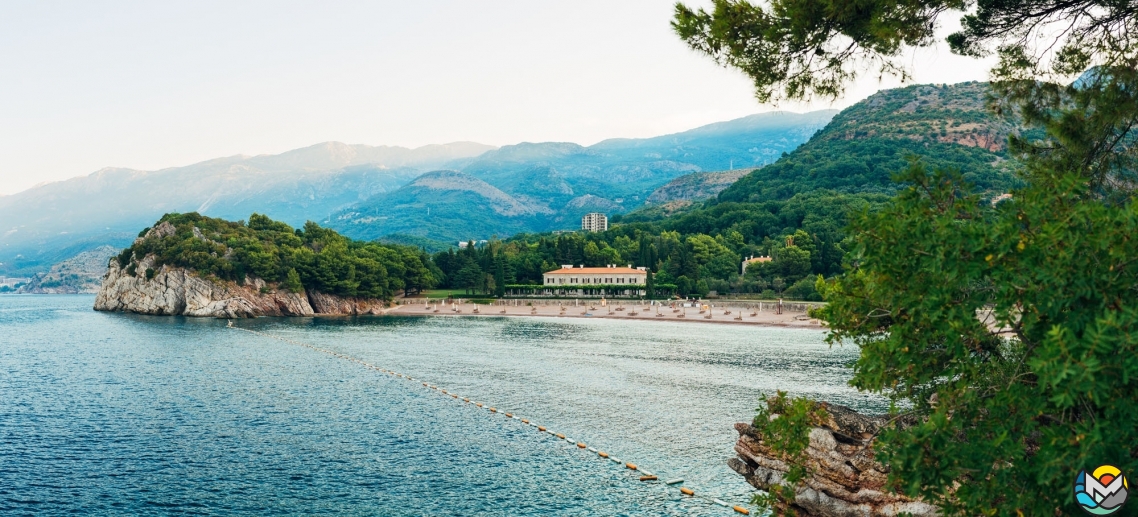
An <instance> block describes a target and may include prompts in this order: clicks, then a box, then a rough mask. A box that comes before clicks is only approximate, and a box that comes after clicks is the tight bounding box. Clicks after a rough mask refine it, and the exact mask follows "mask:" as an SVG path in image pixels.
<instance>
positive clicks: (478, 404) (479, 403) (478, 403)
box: [474, 402, 482, 407]
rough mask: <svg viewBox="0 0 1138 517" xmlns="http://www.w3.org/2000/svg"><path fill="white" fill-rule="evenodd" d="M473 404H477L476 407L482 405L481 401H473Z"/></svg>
mask: <svg viewBox="0 0 1138 517" xmlns="http://www.w3.org/2000/svg"><path fill="white" fill-rule="evenodd" d="M474 405H475V406H478V407H482V403H481V402H475V403H474Z"/></svg>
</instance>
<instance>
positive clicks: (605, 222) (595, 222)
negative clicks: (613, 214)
mask: <svg viewBox="0 0 1138 517" xmlns="http://www.w3.org/2000/svg"><path fill="white" fill-rule="evenodd" d="M581 229H582V230H585V231H587V232H604V231H608V229H609V218H608V217H605V214H602V213H600V212H593V213H591V214H585V217H582V218H581Z"/></svg>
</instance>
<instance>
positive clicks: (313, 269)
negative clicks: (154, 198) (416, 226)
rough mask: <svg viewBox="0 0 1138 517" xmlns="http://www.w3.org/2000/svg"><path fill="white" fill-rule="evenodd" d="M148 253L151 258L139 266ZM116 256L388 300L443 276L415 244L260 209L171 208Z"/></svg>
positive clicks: (132, 266)
mask: <svg viewBox="0 0 1138 517" xmlns="http://www.w3.org/2000/svg"><path fill="white" fill-rule="evenodd" d="M148 255H153V257H154V260H153V262H152V263H150V264H149V267H148V268H147V269H146V270H143V271H139V270H138V267H139V264H140V262H141V261H142V259H143V258H144V257H147V256H148ZM115 260H117V261H118V264H119V266H120V267H122V268H125V270H126V272H127V273H128V274H131V275H146V276H147V278H153V276H154V274H155V270H156V268H160V267H161V266H163V265H169V266H175V267H184V268H188V269H191V270H194V271H196V272H197V273H198V274H200V275H202V276H207V277H214V278H217V279H220V280H230V281H234V282H237V283H238V284H242V283H244V282H245V281H246V279H247V278H248V277H249V276H255V277H258V278H261V279H263V280H265V281H266V282H271V283H276V284H277V285H278V286H279V288H281V289H288V290H290V291H293V292H299V291H301V290H316V291H319V292H322V293H328V294H334V295H337V296H349V297H364V298H377V299H385V300H390V299H391V298H392V297H393V296H394V295H395V293H396V292H397V291H401V290H406V291H410V292H414V291H419V290H422V289H425V288H429V287H432V286H433V285H434V284H435V282H436V278H437V276H438V275H437V271H435V270H433V269H432V267H431V262H430V257H429V256H427V254H426V253H425V252H423V251H421V250H419V249H417V248H413V247H409V246H395V245H385V244H379V243H374V242H361V241H355V240H352V239H349V238H347V237H344V236H342V235H340V234H338V233H336V232H335V231H332V230H329V229H326V228H321V227H320V226H319V225H317V224H315V223H312V222H309V223H306V224H305V225H304V227H303V228H297V229H293V228H292V227H290V226H289V225H287V224H285V223H282V222H279V221H273V220H272V219H269V218H268V217H266V216H263V215H260V214H253V215H252V216H250V217H249V221H248V222H245V221H226V220H223V219H216V218H212V217H204V216H202V215H199V214H197V213H196V212H191V213H186V214H166V215H165V216H163V217H162V218H161V219H159V220H158V222H157V223H156V224H155V225H154V227H153V229H152V228H147V229H145V230H143V231H142V232H141V233H140V234H139V239H138V240H136V241H135V242H134V244H133V245H131V246H130V247H128V248H126V249H124V250H123V251H122V252H121V253H120V254H119V255H118V257H117V258H116V259H115Z"/></svg>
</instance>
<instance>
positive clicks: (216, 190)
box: [0, 110, 835, 273]
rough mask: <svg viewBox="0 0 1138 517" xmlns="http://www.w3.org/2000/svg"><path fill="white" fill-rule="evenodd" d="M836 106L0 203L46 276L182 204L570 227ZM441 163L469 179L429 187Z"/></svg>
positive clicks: (239, 212) (146, 174)
mask: <svg viewBox="0 0 1138 517" xmlns="http://www.w3.org/2000/svg"><path fill="white" fill-rule="evenodd" d="M834 113H835V112H834V111H833V110H828V111H821V112H812V113H805V114H795V113H785V112H777V113H764V114H759V115H752V116H748V117H743V118H741V119H737V120H732V121H727V122H720V123H715V124H711V125H707V126H703V127H700V128H696V129H693V130H690V131H685V132H681V133H675V134H670V135H664V136H659V137H653V138H644V139H611V140H605V141H603V142H600V143H598V144H595V145H592V146H587V147H586V146H581V145H578V144H573V143H566V142H545V143H532V142H523V143H519V144H515V145H507V146H503V147H501V148H497V147H494V146H488V145H483V144H477V143H473V142H456V143H451V144H442V145H428V146H423V147H419V148H415V149H408V148H403V147H392V146H366V145H347V144H343V143H339V142H325V143H322V144H317V145H313V146H309V147H305V148H302V149H296V150H292V151H288V152H285V153H281V154H276V155H260V156H245V155H238V156H229V157H222V158H216V159H212V160H207V161H204V162H200V163H195V164H191V165H188V166H184V167H172V168H167V169H162V170H157V171H139V170H132V169H126V168H106V169H102V170H99V171H96V172H95V173H92V174H90V175H88V176H83V177H78V178H72V179H69V180H66V181H62V182H55V183H49V184H45V185H40V186H37V187H34V188H32V189H29V190H26V191H24V192H20V193H18V194H13V195H10V196H4V197H0V273H3V272H8V273H12V272H24V273H34V272H37V271H43V270H45V269H46V267H47V266H49V265H50V264H53V263H55V262H58V261H60V260H63V259H66V258H69V257H72V256H74V255H76V254H77V253H79V252H82V251H85V250H90V249H94V248H96V247H98V246H101V245H112V246H116V247H122V246H125V245H127V244H129V243H130V242H131V240H133V239H134V238H135V236H136V235H137V233H138V231H139V230H140V229H142V228H144V227H146V226H147V225H148V224H149V223H150V222H152V221H154V220H155V219H157V218H158V217H160V216H161V215H162V214H164V213H169V212H190V211H197V212H200V213H202V214H203V215H209V216H213V217H222V218H227V219H233V220H237V219H245V218H247V217H248V216H249V214H251V213H253V212H259V213H263V214H265V215H268V216H270V217H272V218H274V219H277V220H281V221H284V222H286V223H289V224H291V225H294V226H300V225H302V224H303V223H304V222H305V221H307V220H314V221H319V222H327V223H328V224H329V225H331V226H333V227H334V228H336V229H339V230H341V231H342V232H344V233H345V234H347V235H348V236H350V237H353V238H369V239H370V238H379V237H385V236H388V235H396V234H401V235H403V236H404V237H402V238H405V239H410V240H411V241H416V240H420V241H421V240H422V239H426V240H425V241H422V242H435V241H442V242H450V243H453V242H455V241H456V240H466V239H471V238H474V239H482V238H488V237H490V236H492V235H499V236H503V237H504V236H508V235H511V234H512V233H515V232H519V231H526V232H532V231H545V230H553V229H570V228H575V227H577V225H578V224H579V220H580V216H581V215H583V214H584V213H587V212H588V211H592V210H601V211H605V212H608V213H620V212H624V211H627V210H630V209H633V208H636V207H638V206H641V205H643V204H644V202H645V200H646V199H647V197H648V196H649V195H650V194H651V193H652V192H653V191H654V190H655V189H656V188H658V187H660V186H662V185H664V184H666V183H667V182H669V181H671V180H672V179H674V178H676V177H679V176H682V175H684V174H689V173H693V172H698V171H704V170H720V169H725V168H727V167H728V166H729V165H731V164H734V165H735V166H736V167H739V166H744V165H745V166H757V165H762V164H765V163H769V162H771V161H773V160H774V159H776V158H777V157H778V156H781V154H782V153H784V152H788V151H791V150H793V149H794V148H795V147H797V146H798V145H800V144H801V143H802V142H805V141H806V140H807V139H808V138H809V137H810V135H812V134H813V133H814V132H816V131H817V130H819V129H821V128H822V127H824V126H825V124H826V123H827V122H828V121H829V119H830V118H831V117H832V116H833V115H834ZM440 170H449V171H452V172H453V173H456V174H449V175H448V174H442V173H440V174H436V175H433V176H427V177H425V178H423V181H422V182H419V183H416V182H415V180H416V179H417V178H419V177H420V176H421V175H422V174H424V173H426V172H430V171H440ZM457 173H461V175H458V174H457ZM446 205H451V206H446Z"/></svg>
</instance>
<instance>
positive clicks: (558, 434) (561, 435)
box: [553, 433, 565, 440]
mask: <svg viewBox="0 0 1138 517" xmlns="http://www.w3.org/2000/svg"><path fill="white" fill-rule="evenodd" d="M553 436H556V437H558V438H561V439H562V440H564V439H565V435H563V434H561V433H557V434H555V435H553Z"/></svg>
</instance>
